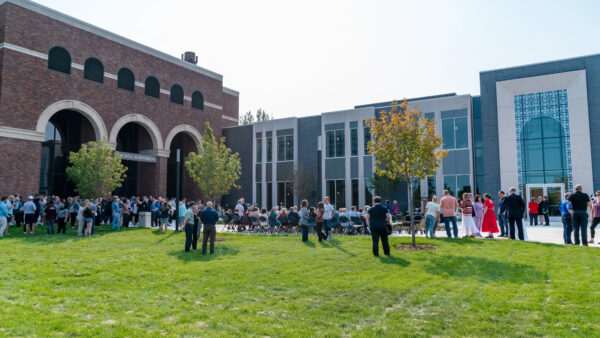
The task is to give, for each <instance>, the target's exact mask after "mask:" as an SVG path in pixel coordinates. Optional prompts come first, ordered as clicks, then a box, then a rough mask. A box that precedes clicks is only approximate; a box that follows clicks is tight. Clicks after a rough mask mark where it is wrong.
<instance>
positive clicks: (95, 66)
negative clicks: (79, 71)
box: [83, 58, 104, 83]
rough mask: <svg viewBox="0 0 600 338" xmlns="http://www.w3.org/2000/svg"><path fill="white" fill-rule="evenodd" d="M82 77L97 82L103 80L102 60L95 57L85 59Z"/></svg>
mask: <svg viewBox="0 0 600 338" xmlns="http://www.w3.org/2000/svg"><path fill="white" fill-rule="evenodd" d="M83 78H84V79H88V80H91V81H95V82H99V83H102V82H104V66H103V65H102V62H100V60H98V59H96V58H89V59H87V60H85V65H84V67H83Z"/></svg>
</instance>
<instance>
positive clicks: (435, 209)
mask: <svg viewBox="0 0 600 338" xmlns="http://www.w3.org/2000/svg"><path fill="white" fill-rule="evenodd" d="M439 219H440V205H439V204H437V196H433V197H431V202H429V203H427V205H425V237H429V238H435V227H436V225H437V224H438V223H439Z"/></svg>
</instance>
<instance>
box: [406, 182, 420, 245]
mask: <svg viewBox="0 0 600 338" xmlns="http://www.w3.org/2000/svg"><path fill="white" fill-rule="evenodd" d="M406 183H407V186H408V217H410V233H411V235H412V246H413V247H416V246H417V242H416V238H415V220H414V216H413V196H412V181H406Z"/></svg>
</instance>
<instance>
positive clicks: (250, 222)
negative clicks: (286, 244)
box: [222, 214, 369, 235]
mask: <svg viewBox="0 0 600 338" xmlns="http://www.w3.org/2000/svg"><path fill="white" fill-rule="evenodd" d="M222 219H223V228H222V230H223V231H230V232H247V233H262V234H299V233H301V232H302V229H301V227H300V226H299V221H300V219H299V217H297V216H296V214H289V215H288V219H287V222H284V223H278V225H275V226H269V225H264V224H269V219H268V218H267V217H265V216H260V217H256V216H245V215H244V216H242V217H240V216H239V215H237V214H233V215H229V214H224V215H223V217H222ZM310 223H311V224H314V223H315V222H314V220H311V222H310ZM329 226H330V228H331V231H332V232H333V233H335V234H345V235H354V234H368V233H369V229H368V227H367V226H366V223H365V220H364V218H363V217H349V216H347V215H340V216H339V218H337V219H335V220H334V221H330V223H329ZM311 228H314V226H312V227H311ZM311 231H313V230H311Z"/></svg>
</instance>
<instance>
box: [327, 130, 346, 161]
mask: <svg viewBox="0 0 600 338" xmlns="http://www.w3.org/2000/svg"><path fill="white" fill-rule="evenodd" d="M325 137H326V144H325V148H326V149H325V153H326V154H327V157H344V156H345V153H346V152H345V139H344V130H331V131H328V132H327V133H326V134H325Z"/></svg>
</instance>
